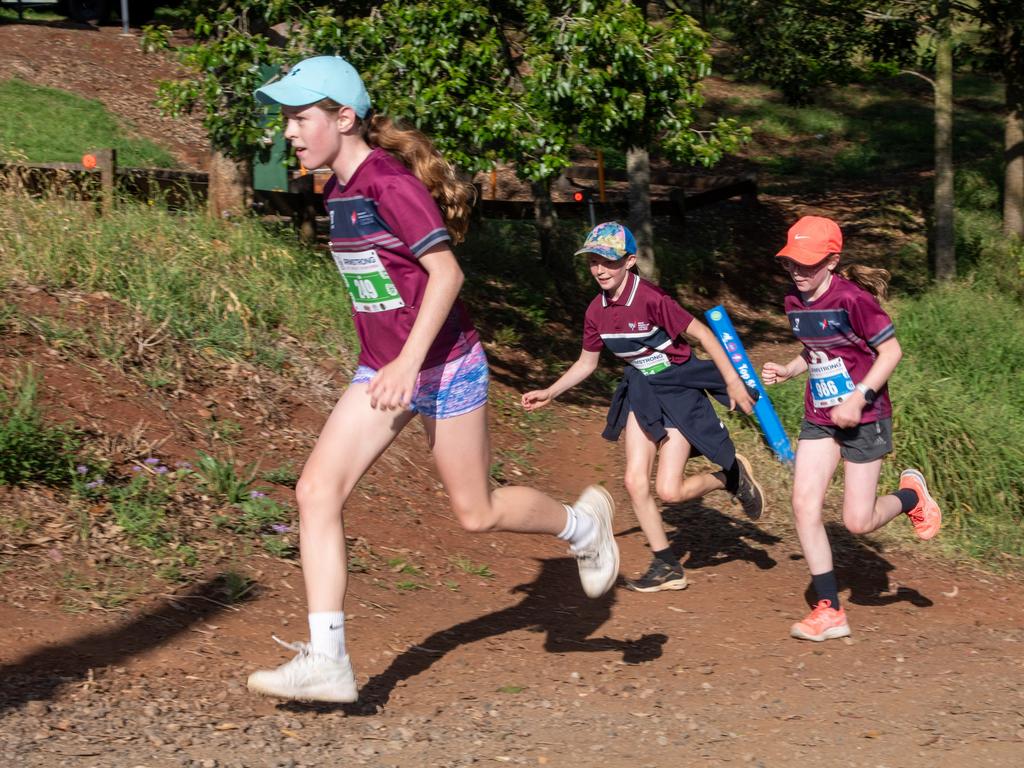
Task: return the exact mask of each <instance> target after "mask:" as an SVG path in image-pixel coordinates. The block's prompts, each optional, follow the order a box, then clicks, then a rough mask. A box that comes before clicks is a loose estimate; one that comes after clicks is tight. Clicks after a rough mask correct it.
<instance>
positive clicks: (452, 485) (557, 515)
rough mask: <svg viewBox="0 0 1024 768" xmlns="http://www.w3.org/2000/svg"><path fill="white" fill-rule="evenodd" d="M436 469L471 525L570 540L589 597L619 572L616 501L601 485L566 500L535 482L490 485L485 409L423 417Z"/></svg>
mask: <svg viewBox="0 0 1024 768" xmlns="http://www.w3.org/2000/svg"><path fill="white" fill-rule="evenodd" d="M423 423H424V425H425V427H426V430H427V437H428V440H429V441H430V445H431V447H432V448H433V451H434V459H435V461H436V462H437V469H438V472H439V473H440V475H441V482H443V483H444V486H445V488H446V489H447V490H448V495H449V496H450V497H451V502H452V510H453V511H454V512H455V516H456V517H457V518H458V519H459V522H460V523H461V524H462V527H463V528H465V529H466V530H469V531H476V532H480V531H515V532H518V533H548V534H551V535H555V536H559V537H560V538H562V539H563V540H565V541H568V542H569V545H570V549H571V550H572V552H573V554H574V555H575V557H576V564H577V566H578V567H579V571H580V584H581V585H582V587H583V591H584V593H585V594H586V595H587V596H588V597H594V598H596V597H600V596H601V595H603V594H605V593H606V592H607V591H608V590H609V589H611V588H612V585H613V584H615V579H616V578H617V576H618V573H619V547H618V544H616V543H615V534H614V532H613V530H612V520H613V516H614V514H615V503H614V502H613V501H612V497H611V496H610V495H609V493H608V492H607V491H606V490H604V489H603V488H601V487H600V486H590V487H588V488H586V489H585V490H584V491H583V493H582V495H581V496H580V498H579V499H577V500H576V502H575V503H574V504H573V505H572V516H571V517H570V514H569V510H567V509H566V507H565V505H563V504H560V503H559V502H557V501H555V500H554V499H552V498H551V497H550V496H548V495H546V494H543V493H541V492H540V491H538V490H535V489H533V488H526V487H524V486H521V485H519V486H506V487H504V488H498V489H496V490H493V491H492V490H491V488H490V479H489V472H490V466H491V450H490V436H489V432H488V429H487V409H486V408H477V409H476V410H475V411H471V412H470V413H465V414H462V415H461V416H455V417H453V418H450V419H429V418H424V419H423Z"/></svg>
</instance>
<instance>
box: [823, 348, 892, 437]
mask: <svg viewBox="0 0 1024 768" xmlns="http://www.w3.org/2000/svg"><path fill="white" fill-rule="evenodd" d="M875 351H876V352H878V357H876V358H875V362H873V363H872V364H871V368H870V369H869V370H868V372H867V373H866V374H864V378H863V379H861V380H860V381H859V382H857V383H858V384H866V385H867V386H868V387H870V388H871V389H873V390H875V391H876V392H878V391H879V390H880V389H881V388H882V387H884V386H885V383H886V382H887V381H889V377H890V376H892V372H893V371H894V370H896V365H897V364H898V363H899V361H900V358H902V357H903V350H902V349H901V348H900V343H899V342H898V341H896V337H895V336H891V337H889V338H888V339H886V340H885V341H883V342H882V343H881V344H879V345H878V347H877V349H876V350H875ZM866 406H867V401H865V400H864V395H863V394H861V392H860V390H854V391H853V393H852V394H851V395H850V396H849V397H847V398H846V399H845V400H843V402H841V403H840V404H839V405H837V406H835V407H834V408H833V409H832V410H831V411H830V412H829V418H831V419H832V423H833V424H835V425H836V426H837V427H855V426H857V425H858V424H860V416H861V413H862V412H863V411H864V408H865V407H866Z"/></svg>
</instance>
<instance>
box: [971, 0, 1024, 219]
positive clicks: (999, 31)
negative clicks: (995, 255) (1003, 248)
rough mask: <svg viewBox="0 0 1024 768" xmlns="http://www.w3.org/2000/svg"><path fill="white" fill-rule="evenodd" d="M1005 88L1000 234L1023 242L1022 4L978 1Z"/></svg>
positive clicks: (1015, 0) (1008, 0)
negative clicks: (1001, 222) (1001, 227)
mask: <svg viewBox="0 0 1024 768" xmlns="http://www.w3.org/2000/svg"><path fill="white" fill-rule="evenodd" d="M970 8H971V10H972V11H973V12H974V14H975V16H976V18H977V20H978V22H979V24H980V25H981V29H982V39H983V41H984V42H985V43H987V45H988V48H989V50H991V51H992V54H993V56H992V58H993V59H995V61H994V62H992V66H993V68H995V69H997V71H999V72H1001V73H1002V76H1003V82H1004V83H1005V84H1006V101H1005V113H1004V118H1003V120H1004V122H1003V127H1004V131H1003V148H1004V162H1005V166H1004V175H1003V232H1005V233H1006V234H1007V235H1010V236H1014V237H1017V238H1021V239H1024V4H1022V3H1021V2H1020V1H1019V0H979V2H978V3H977V4H976V6H973V5H972V6H970Z"/></svg>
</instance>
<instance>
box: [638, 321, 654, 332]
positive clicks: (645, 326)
mask: <svg viewBox="0 0 1024 768" xmlns="http://www.w3.org/2000/svg"><path fill="white" fill-rule="evenodd" d="M636 327H637V328H639V329H640V330H641V331H649V330H650V329H651V324H650V323H645V322H644V321H643V320H641V321H640V322H639V323H637V324H636Z"/></svg>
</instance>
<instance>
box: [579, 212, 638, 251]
mask: <svg viewBox="0 0 1024 768" xmlns="http://www.w3.org/2000/svg"><path fill="white" fill-rule="evenodd" d="M581 253H596V254H597V255H598V256H602V257H604V258H606V259H609V260H610V261H618V260H619V259H624V258H626V257H627V256H632V255H633V254H635V253H636V240H635V239H634V238H633V233H632V232H630V231H629V230H628V229H626V228H625V227H624V226H622V225H621V224H619V222H617V221H606V222H605V223H604V224H598V225H597V226H596V227H594V228H593V229H592V230H590V234H589V235H587V241H586V242H585V243H584V244H583V247H582V248H580V249H579V250H578V251H576V255H577V256H579V255H580V254H581Z"/></svg>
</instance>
